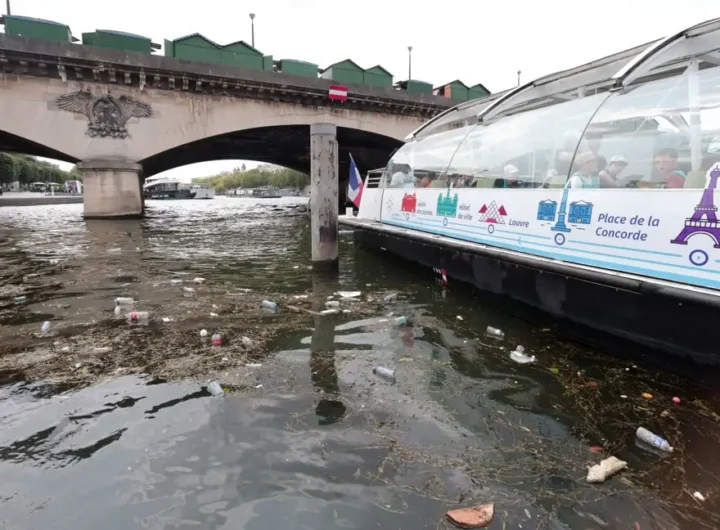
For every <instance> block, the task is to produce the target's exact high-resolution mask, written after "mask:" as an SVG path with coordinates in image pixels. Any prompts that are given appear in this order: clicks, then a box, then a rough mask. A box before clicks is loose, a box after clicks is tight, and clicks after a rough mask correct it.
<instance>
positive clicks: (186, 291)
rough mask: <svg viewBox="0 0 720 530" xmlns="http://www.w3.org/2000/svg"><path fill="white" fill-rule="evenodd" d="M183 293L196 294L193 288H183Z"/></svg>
mask: <svg viewBox="0 0 720 530" xmlns="http://www.w3.org/2000/svg"><path fill="white" fill-rule="evenodd" d="M183 291H184V292H185V293H187V294H195V289H193V288H192V287H183Z"/></svg>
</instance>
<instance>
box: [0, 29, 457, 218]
mask: <svg viewBox="0 0 720 530" xmlns="http://www.w3.org/2000/svg"><path fill="white" fill-rule="evenodd" d="M330 84H331V83H330V82H329V81H327V80H323V79H309V78H302V77H296V76H289V75H283V74H277V73H274V72H262V71H254V70H246V69H241V68H231V67H218V66H216V65H206V64H201V63H193V62H188V61H183V60H178V59H175V58H170V57H160V56H151V55H143V54H136V53H132V52H118V51H115V50H107V49H100V48H94V47H91V46H74V45H73V44H71V43H53V42H45V41H39V40H34V39H25V38H22V37H10V36H6V35H0V117H1V119H0V150H3V151H17V152H23V153H26V154H31V155H38V156H45V157H49V158H56V159H60V160H65V161H68V162H76V163H79V167H80V168H81V169H82V170H83V172H84V174H85V215H86V217H112V216H128V215H141V214H142V211H143V201H142V193H141V185H142V181H143V179H144V178H145V177H147V176H151V175H153V174H155V173H159V172H161V171H165V170H168V169H173V168H175V167H179V166H183V165H186V164H192V163H195V162H203V161H210V160H221V159H249V160H257V161H260V162H269V163H274V164H279V165H282V166H286V167H289V168H292V169H296V170H298V171H303V172H305V173H310V169H311V158H312V154H311V148H310V146H311V142H310V126H311V125H314V124H332V125H334V126H335V127H334V130H335V131H336V133H335V138H334V141H336V142H337V152H338V157H337V158H338V160H339V165H340V167H339V168H338V167H337V166H336V167H335V168H326V169H328V170H331V171H333V172H334V174H335V175H336V178H337V177H338V176H339V178H340V179H341V180H342V181H346V179H347V170H346V164H347V160H348V158H349V157H348V154H349V153H352V155H353V158H354V159H355V160H356V162H357V164H358V166H359V167H360V169H361V171H364V170H366V169H370V168H374V167H380V166H383V165H385V163H386V162H387V160H388V158H389V156H390V154H391V152H392V151H393V150H394V149H395V148H397V147H398V146H400V145H401V143H402V140H403V138H405V136H406V135H407V134H408V133H410V132H411V131H412V130H414V129H415V128H416V127H418V126H419V125H420V124H421V123H422V122H423V121H425V120H427V119H428V118H430V117H432V116H433V115H435V114H437V113H438V112H440V111H442V110H444V109H445V108H447V107H448V106H449V105H450V103H449V102H448V101H447V100H446V99H445V98H439V97H434V96H410V95H408V94H405V93H402V92H399V91H394V90H390V89H378V88H372V87H367V86H357V87H354V86H353V85H350V86H348V99H347V101H344V102H340V101H333V100H330V99H329V96H328V90H329V86H330ZM323 130H325V131H327V130H328V129H327V128H325V129H323ZM344 188H345V186H342V185H341V186H340V190H341V197H340V198H341V199H342V198H343V197H342V195H343V193H344Z"/></svg>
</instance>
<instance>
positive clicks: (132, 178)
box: [77, 158, 144, 218]
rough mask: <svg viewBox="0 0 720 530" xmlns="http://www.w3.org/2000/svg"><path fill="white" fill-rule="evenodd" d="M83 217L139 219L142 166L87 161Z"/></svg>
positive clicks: (83, 168) (81, 165) (82, 165)
mask: <svg viewBox="0 0 720 530" xmlns="http://www.w3.org/2000/svg"><path fill="white" fill-rule="evenodd" d="M77 166H78V169H80V170H81V171H82V172H83V188H84V189H83V202H84V212H83V215H84V216H85V217H89V218H112V217H140V216H142V213H143V204H144V203H143V195H142V185H141V172H142V166H140V164H136V163H135V162H131V161H129V160H123V159H111V158H110V159H95V160H84V161H82V162H81V163H79V164H78V165H77Z"/></svg>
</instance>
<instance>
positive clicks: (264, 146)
mask: <svg viewBox="0 0 720 530" xmlns="http://www.w3.org/2000/svg"><path fill="white" fill-rule="evenodd" d="M337 141H338V151H339V153H338V160H339V164H340V178H341V179H342V180H345V178H346V175H347V171H343V169H345V168H346V166H347V164H348V160H349V154H352V156H353V158H354V159H355V161H356V163H357V164H358V166H359V167H360V168H361V170H363V169H371V168H375V167H381V166H384V165H385V164H386V163H387V161H388V159H389V158H390V155H391V154H392V152H393V151H394V150H395V149H397V148H398V147H399V146H400V145H402V141H401V140H399V139H397V138H392V137H389V136H385V135H383V134H378V133H375V132H367V131H363V130H358V129H352V128H347V127H338V128H337ZM237 159H242V160H255V161H257V162H267V163H271V164H276V165H279V166H284V167H288V168H290V169H294V170H296V171H301V172H303V173H309V172H310V125H309V124H307V125H305V124H300V125H279V126H269V127H258V128H253V129H240V130H235V131H231V132H227V133H224V134H218V135H214V136H208V137H205V138H201V139H198V140H194V141H191V142H188V143H185V144H182V145H178V146H175V147H171V148H170V149H168V150H166V151H163V152H160V153H157V154H155V155H152V156H149V157H147V158H145V159H142V160H139V163H140V164H141V165H142V166H143V173H144V175H145V176H146V177H149V176H152V175H154V174H156V173H160V172H163V171H168V170H170V169H174V168H177V167H181V166H185V165H188V164H195V163H198V162H208V161H214V160H237Z"/></svg>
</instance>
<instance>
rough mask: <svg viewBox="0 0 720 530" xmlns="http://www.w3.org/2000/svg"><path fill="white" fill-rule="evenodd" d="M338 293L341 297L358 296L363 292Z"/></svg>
mask: <svg viewBox="0 0 720 530" xmlns="http://www.w3.org/2000/svg"><path fill="white" fill-rule="evenodd" d="M335 294H337V295H338V296H339V297H340V298H357V297H358V296H360V295H361V294H362V292H361V291H338V292H337V293H335Z"/></svg>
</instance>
